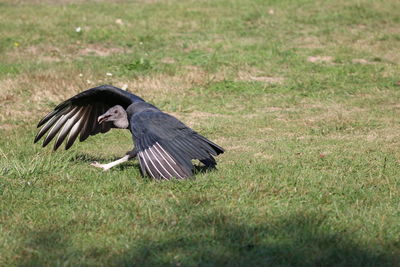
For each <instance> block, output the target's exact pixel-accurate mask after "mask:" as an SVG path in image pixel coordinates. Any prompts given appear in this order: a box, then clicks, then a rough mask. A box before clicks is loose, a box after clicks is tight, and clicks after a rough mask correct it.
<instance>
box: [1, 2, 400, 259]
mask: <svg viewBox="0 0 400 267" xmlns="http://www.w3.org/2000/svg"><path fill="white" fill-rule="evenodd" d="M0 9H1V12H0V24H1V25H2V26H1V27H0V36H1V38H0V136H1V138H0V200H1V201H0V265H4V266H77V265H83V266H92V265H93V266H99V265H100V266H134V265H137V266H143V265H145V266H157V265H158V266H220V265H227V266H259V265H260V266H334V265H339V266H399V262H400V227H399V222H400V209H399V199H400V178H399V177H400V176H399V173H400V172H399V168H400V165H399V163H400V149H399V147H400V105H399V103H398V102H399V101H398V99H399V98H400V87H399V80H400V77H399V73H400V67H399V64H400V56H399V53H398V51H399V49H400V38H399V36H400V31H399V29H400V17H399V16H398V11H399V10H400V4H399V3H398V1H396V0H388V1H369V0H350V1H344V0H340V1H310V0H298V1H286V0H284V1H273V0H270V1H252V0H241V1H228V0H218V1H175V0H173V1H145V0H142V1H135V2H133V1H93V2H92V1H78V0H76V1H74V0H58V1H36V0H35V1H27V0H21V1H11V0H5V1H3V2H2V3H0ZM118 19H120V21H119V20H118ZM121 22H122V23H121ZM77 27H81V29H82V30H81V31H80V32H77V31H76V28H77ZM108 72H110V73H112V76H107V75H106V73H108ZM104 83H111V84H114V85H116V86H122V85H127V86H128V90H130V91H131V92H134V93H136V94H138V95H140V96H142V97H143V98H145V99H146V100H148V101H150V102H151V103H154V104H155V105H157V106H158V107H160V108H161V109H163V110H164V111H166V112H168V113H172V114H173V115H175V116H177V117H178V118H180V119H181V120H182V121H184V122H185V123H187V124H188V125H190V126H191V127H193V128H194V129H195V130H196V131H198V132H200V133H202V134H203V135H205V136H207V137H208V138H210V139H211V140H213V141H215V142H216V143H218V144H220V145H221V146H223V147H224V148H226V153H225V154H223V155H222V156H220V157H218V170H217V171H213V172H207V173H198V174H197V175H196V176H195V178H194V179H190V180H187V181H166V182H157V181H152V180H150V179H149V178H147V177H141V176H140V172H139V167H138V163H137V162H136V161H132V162H129V163H126V164H124V165H122V166H119V167H115V168H114V169H112V170H110V171H109V172H102V171H99V170H98V169H95V168H93V167H91V166H89V164H90V163H91V162H92V161H100V162H108V161H111V160H113V159H115V158H118V157H121V156H122V155H124V153H125V152H126V151H128V150H130V149H131V148H132V140H131V136H130V134H129V132H124V131H118V130H113V131H111V132H110V133H107V134H106V135H97V136H94V137H90V138H89V139H88V140H87V141H85V142H84V143H79V144H75V145H74V146H73V147H72V149H70V150H69V151H58V152H52V151H51V148H47V147H46V148H42V147H41V146H40V145H38V144H33V139H34V136H35V133H36V124H37V122H38V121H39V119H40V118H41V117H42V116H44V115H45V114H46V112H48V111H50V110H51V109H52V108H53V107H54V106H55V105H56V104H58V103H59V102H60V101H62V100H64V99H66V98H68V97H70V96H72V95H74V94H76V93H77V92H79V91H82V90H85V89H87V88H89V87H93V86H96V85H100V84H104Z"/></svg>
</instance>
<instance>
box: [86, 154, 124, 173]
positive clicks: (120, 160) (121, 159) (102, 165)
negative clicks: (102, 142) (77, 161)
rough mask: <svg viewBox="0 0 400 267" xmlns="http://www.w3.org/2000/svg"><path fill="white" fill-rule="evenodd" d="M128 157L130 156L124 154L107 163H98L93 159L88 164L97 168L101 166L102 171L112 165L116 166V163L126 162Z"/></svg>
mask: <svg viewBox="0 0 400 267" xmlns="http://www.w3.org/2000/svg"><path fill="white" fill-rule="evenodd" d="M130 158H131V156H130V155H125V156H123V157H122V158H120V159H118V160H116V161H113V162H110V163H107V164H100V163H98V162H97V161H95V162H93V163H92V164H90V165H91V166H94V167H97V168H102V169H103V170H104V171H108V170H109V169H111V168H112V167H114V166H116V165H118V164H121V163H124V162H127V161H128V160H129V159H130Z"/></svg>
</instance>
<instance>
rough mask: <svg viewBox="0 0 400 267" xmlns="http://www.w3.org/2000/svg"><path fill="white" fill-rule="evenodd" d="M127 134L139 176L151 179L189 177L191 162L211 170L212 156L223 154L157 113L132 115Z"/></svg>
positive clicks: (168, 117) (159, 112)
mask: <svg viewBox="0 0 400 267" xmlns="http://www.w3.org/2000/svg"><path fill="white" fill-rule="evenodd" d="M131 131H132V134H133V137H134V141H135V148H136V151H137V158H138V160H139V164H140V168H141V170H142V173H143V174H148V175H150V176H151V177H153V178H155V179H170V178H172V177H176V178H180V179H183V178H187V177H190V176H192V174H193V164H192V162H191V160H192V159H198V160H200V161H201V162H203V163H204V164H206V165H208V166H211V167H214V166H215V165H216V162H215V159H214V158H213V156H216V155H218V154H221V153H223V152H224V149H223V148H221V147H220V146H218V145H216V144H215V143H213V142H211V141H210V140H208V139H207V138H205V137H203V136H201V135H199V134H198V133H196V132H195V131H193V130H192V129H190V128H189V127H187V126H186V125H184V124H183V123H182V122H180V121H179V120H178V119H176V118H175V117H172V116H170V115H168V114H166V113H163V112H161V111H159V110H146V111H143V112H139V113H136V114H135V115H134V116H132V118H131Z"/></svg>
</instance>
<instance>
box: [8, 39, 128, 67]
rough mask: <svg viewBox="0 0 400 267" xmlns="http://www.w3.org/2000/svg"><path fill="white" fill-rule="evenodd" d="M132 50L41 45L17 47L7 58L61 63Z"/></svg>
mask: <svg viewBox="0 0 400 267" xmlns="http://www.w3.org/2000/svg"><path fill="white" fill-rule="evenodd" d="M130 52H131V50H130V49H126V48H121V47H106V46H102V45H100V44H86V45H78V44H75V45H69V46H66V47H63V46H60V47H57V46H53V45H49V44H40V45H36V46H28V47H26V48H24V47H15V48H14V49H13V50H11V51H9V52H8V53H7V54H6V56H5V58H6V60H7V61H18V62H25V61H27V60H32V61H35V62H39V63H40V62H45V63H46V62H61V61H71V60H74V59H76V58H80V57H84V56H100V57H106V56H110V55H116V54H123V53H130Z"/></svg>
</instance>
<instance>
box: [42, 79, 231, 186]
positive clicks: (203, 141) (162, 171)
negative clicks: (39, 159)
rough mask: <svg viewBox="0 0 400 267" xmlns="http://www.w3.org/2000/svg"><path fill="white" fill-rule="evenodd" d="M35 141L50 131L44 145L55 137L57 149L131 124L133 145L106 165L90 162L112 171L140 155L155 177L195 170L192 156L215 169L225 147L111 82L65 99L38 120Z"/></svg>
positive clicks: (183, 175)
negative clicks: (116, 166) (218, 156)
mask: <svg viewBox="0 0 400 267" xmlns="http://www.w3.org/2000/svg"><path fill="white" fill-rule="evenodd" d="M38 127H41V128H40V130H39V132H38V133H37V135H36V137H35V141H34V142H35V143H36V142H37V141H39V139H40V138H42V137H43V136H44V135H45V134H46V133H47V132H48V133H47V136H46V137H45V138H44V141H43V147H44V146H46V145H47V144H48V143H49V142H50V141H51V140H52V139H53V138H54V137H56V138H55V142H54V150H57V148H58V147H59V146H60V145H61V144H62V143H63V141H64V140H66V142H65V149H69V148H70V147H71V146H72V144H73V143H74V141H75V140H76V138H77V137H78V135H79V140H80V141H81V142H82V141H84V140H86V139H87V138H88V137H89V136H90V135H95V134H98V133H106V132H108V131H109V130H110V129H111V128H121V129H129V130H130V131H131V133H132V138H133V141H134V144H135V146H134V148H133V150H132V151H129V152H127V153H126V155H125V156H124V157H122V158H121V159H118V160H116V161H113V162H110V163H108V164H100V163H98V162H94V163H92V164H91V165H93V166H95V167H99V168H102V169H103V170H108V169H110V168H112V167H114V166H115V165H118V164H120V163H123V162H126V161H128V160H130V159H132V158H135V157H136V158H137V159H138V161H139V164H140V169H141V173H142V174H143V175H146V174H147V175H150V176H151V177H153V178H155V179H170V178H172V177H175V178H179V179H183V178H188V177H191V176H192V175H193V169H194V167H193V164H192V159H198V160H199V161H200V162H202V163H203V164H204V165H205V166H206V167H207V168H215V166H216V162H215V159H214V157H213V156H217V155H218V154H221V153H223V152H224V149H223V148H222V147H220V146H218V145H217V144H215V143H213V142H211V141H210V140H208V139H207V138H205V137H204V136H202V135H200V134H198V133H197V132H195V131H193V130H192V129H190V128H189V127H187V126H186V125H185V124H183V123H182V122H181V121H179V120H178V119H176V118H175V117H173V116H171V115H169V114H166V113H164V112H162V111H160V110H159V109H158V108H156V107H155V106H153V105H151V104H149V103H147V102H146V101H144V100H143V99H142V98H140V97H138V96H136V95H134V94H132V93H129V92H127V91H124V90H122V89H119V88H117V87H114V86H111V85H102V86H99V87H95V88H91V89H88V90H86V91H83V92H81V93H79V94H77V95H75V96H73V97H71V98H70V99H68V100H66V101H64V102H62V103H61V104H59V105H58V106H56V107H55V108H54V110H53V111H52V112H50V113H49V114H47V115H46V116H45V117H44V118H43V119H42V120H41V121H40V122H39V124H38Z"/></svg>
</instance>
